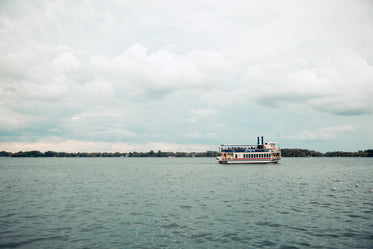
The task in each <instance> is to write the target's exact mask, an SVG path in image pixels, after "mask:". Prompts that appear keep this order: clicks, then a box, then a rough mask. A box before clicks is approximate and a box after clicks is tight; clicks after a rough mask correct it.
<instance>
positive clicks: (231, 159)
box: [216, 137, 281, 164]
mask: <svg viewBox="0 0 373 249" xmlns="http://www.w3.org/2000/svg"><path fill="white" fill-rule="evenodd" d="M261 142H262V143H259V137H258V144H256V145H224V144H222V145H220V147H219V152H220V156H218V157H216V161H217V162H219V163H222V164H238V163H241V164H254V163H277V162H278V161H279V160H280V159H281V149H280V148H276V144H275V143H274V142H268V143H265V144H264V143H263V137H262V141H261Z"/></svg>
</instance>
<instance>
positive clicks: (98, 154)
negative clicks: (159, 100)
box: [0, 150, 219, 157]
mask: <svg viewBox="0 0 373 249" xmlns="http://www.w3.org/2000/svg"><path fill="white" fill-rule="evenodd" d="M218 155H219V153H218V152H216V151H206V152H162V151H160V150H159V151H158V152H154V151H152V150H151V151H149V152H128V153H121V152H76V153H75V152H74V153H68V152H55V151H47V152H40V151H38V150H33V151H20V152H15V153H12V152H6V151H0V157H1V156H2V157H216V156H218Z"/></svg>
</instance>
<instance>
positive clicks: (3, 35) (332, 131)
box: [0, 0, 373, 152]
mask: <svg viewBox="0 0 373 249" xmlns="http://www.w3.org/2000/svg"><path fill="white" fill-rule="evenodd" d="M0 53H1V56H0V150H6V151H20V150H23V151H25V150H33V149H36V150H41V151H47V150H55V151H69V152H74V151H75V152H77V151H81V152H82V151H90V152H93V151H149V150H156V151H157V150H161V151H205V150H217V148H218V146H219V145H220V144H222V143H225V144H228V143H234V144H247V143H249V144H255V143H256V137H257V136H262V135H263V136H264V137H265V140H266V141H269V140H273V141H276V142H280V145H281V147H283V148H306V149H313V150H317V151H322V152H325V151H336V150H344V151H358V150H364V149H371V148H373V142H372V141H373V128H372V127H373V125H372V124H373V99H372V96H373V1H370V0H365V1H360V0H350V1H343V0H335V1H333V0H328V1H308V0H307V1H298V0H294V1H277V0H274V1H270V0H268V1H267V0H265V1H248V0H242V1H236V0H233V1H217V0H213V1H212V0H211V1H193V0H188V1H172V0H169V1H167V0H164V1H149V0H147V1H142V0H136V1H122V0H118V1H28V0H25V1H17V0H9V1H7V0H3V1H0Z"/></svg>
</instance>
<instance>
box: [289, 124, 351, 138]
mask: <svg viewBox="0 0 373 249" xmlns="http://www.w3.org/2000/svg"><path fill="white" fill-rule="evenodd" d="M353 131H354V127H353V126H352V125H343V126H336V127H322V128H318V129H316V130H313V131H310V130H303V131H300V132H297V133H295V134H294V135H292V136H287V137H285V138H287V139H292V140H305V141H320V140H321V141H327V140H332V139H336V138H337V137H338V136H340V135H341V134H344V133H350V132H353Z"/></svg>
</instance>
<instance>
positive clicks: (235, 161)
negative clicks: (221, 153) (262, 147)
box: [216, 158, 280, 164]
mask: <svg viewBox="0 0 373 249" xmlns="http://www.w3.org/2000/svg"><path fill="white" fill-rule="evenodd" d="M279 160H280V159H221V158H218V159H216V161H217V162H218V163H220V164H267V163H278V161H279Z"/></svg>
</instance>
